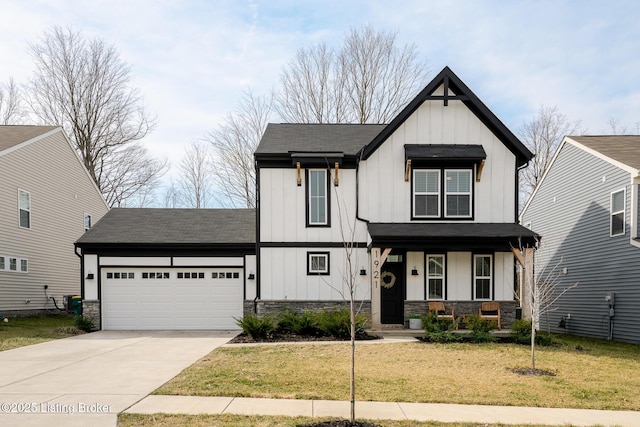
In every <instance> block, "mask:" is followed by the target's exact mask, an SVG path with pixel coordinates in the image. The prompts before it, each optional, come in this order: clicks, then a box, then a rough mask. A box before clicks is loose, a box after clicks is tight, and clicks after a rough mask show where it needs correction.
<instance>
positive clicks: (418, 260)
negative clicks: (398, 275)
mask: <svg viewBox="0 0 640 427" xmlns="http://www.w3.org/2000/svg"><path fill="white" fill-rule="evenodd" d="M424 260H425V255H424V252H407V272H406V273H405V274H406V278H407V301H421V300H424V280H425V268H424ZM414 267H415V268H416V270H418V275H417V276H412V275H411V270H413V268H414Z"/></svg>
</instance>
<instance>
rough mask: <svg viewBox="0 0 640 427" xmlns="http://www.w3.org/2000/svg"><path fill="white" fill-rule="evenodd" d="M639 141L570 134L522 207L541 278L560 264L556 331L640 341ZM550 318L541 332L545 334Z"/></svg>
mask: <svg viewBox="0 0 640 427" xmlns="http://www.w3.org/2000/svg"><path fill="white" fill-rule="evenodd" d="M639 186H640V136H567V137H565V138H564V139H563V141H562V143H561V145H560V147H559V148H558V150H557V152H556V153H555V155H554V157H553V159H552V161H551V163H550V165H549V167H548V169H547V171H546V172H545V174H544V175H543V177H542V178H541V181H540V183H539V184H538V186H537V187H536V189H535V190H534V192H533V194H532V196H531V198H530V199H529V201H528V202H527V204H526V205H525V208H524V210H523V212H522V214H521V216H520V220H521V223H522V224H524V225H526V226H529V227H533V228H534V229H535V230H536V232H538V233H540V234H541V235H542V245H541V247H540V248H539V249H538V251H537V253H536V257H537V269H538V272H541V271H543V270H545V271H549V270H550V269H551V268H552V267H553V266H555V265H557V264H558V262H561V264H560V271H561V273H563V274H561V275H560V279H561V285H560V286H561V287H564V286H568V285H571V284H572V283H575V282H579V284H578V287H577V288H575V289H572V290H570V291H568V292H567V293H566V294H564V295H563V296H562V297H561V298H560V299H559V300H558V302H557V303H556V305H555V307H554V309H556V310H555V311H552V312H550V313H549V326H550V327H551V330H552V331H554V332H569V333H572V334H577V335H585V336H592V337H608V338H613V339H615V340H620V341H627V342H632V343H640V238H639V230H638V225H639V224H638V221H639V217H640V215H639V214H640V212H639V209H640V207H639V203H638V187H639ZM546 327H547V325H546V315H545V313H542V315H541V328H543V329H546Z"/></svg>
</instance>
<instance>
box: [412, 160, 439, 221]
mask: <svg viewBox="0 0 640 427" xmlns="http://www.w3.org/2000/svg"><path fill="white" fill-rule="evenodd" d="M413 216H414V217H416V218H439V217H440V171H439V170H414V171H413Z"/></svg>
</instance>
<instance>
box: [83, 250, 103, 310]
mask: <svg viewBox="0 0 640 427" xmlns="http://www.w3.org/2000/svg"><path fill="white" fill-rule="evenodd" d="M89 273H92V274H93V279H84V299H87V300H97V299H99V298H98V276H99V275H100V272H99V271H98V255H91V254H88V255H85V256H84V276H85V277H87V274H89Z"/></svg>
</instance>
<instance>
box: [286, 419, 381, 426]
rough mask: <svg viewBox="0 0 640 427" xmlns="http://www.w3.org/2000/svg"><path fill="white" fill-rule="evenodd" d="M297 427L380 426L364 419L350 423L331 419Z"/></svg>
mask: <svg viewBox="0 0 640 427" xmlns="http://www.w3.org/2000/svg"><path fill="white" fill-rule="evenodd" d="M298 427H381V426H380V424H372V423H368V422H364V421H356V422H355V423H352V422H351V421H349V420H332V421H324V422H321V423H313V424H301V425H299V426H298Z"/></svg>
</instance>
